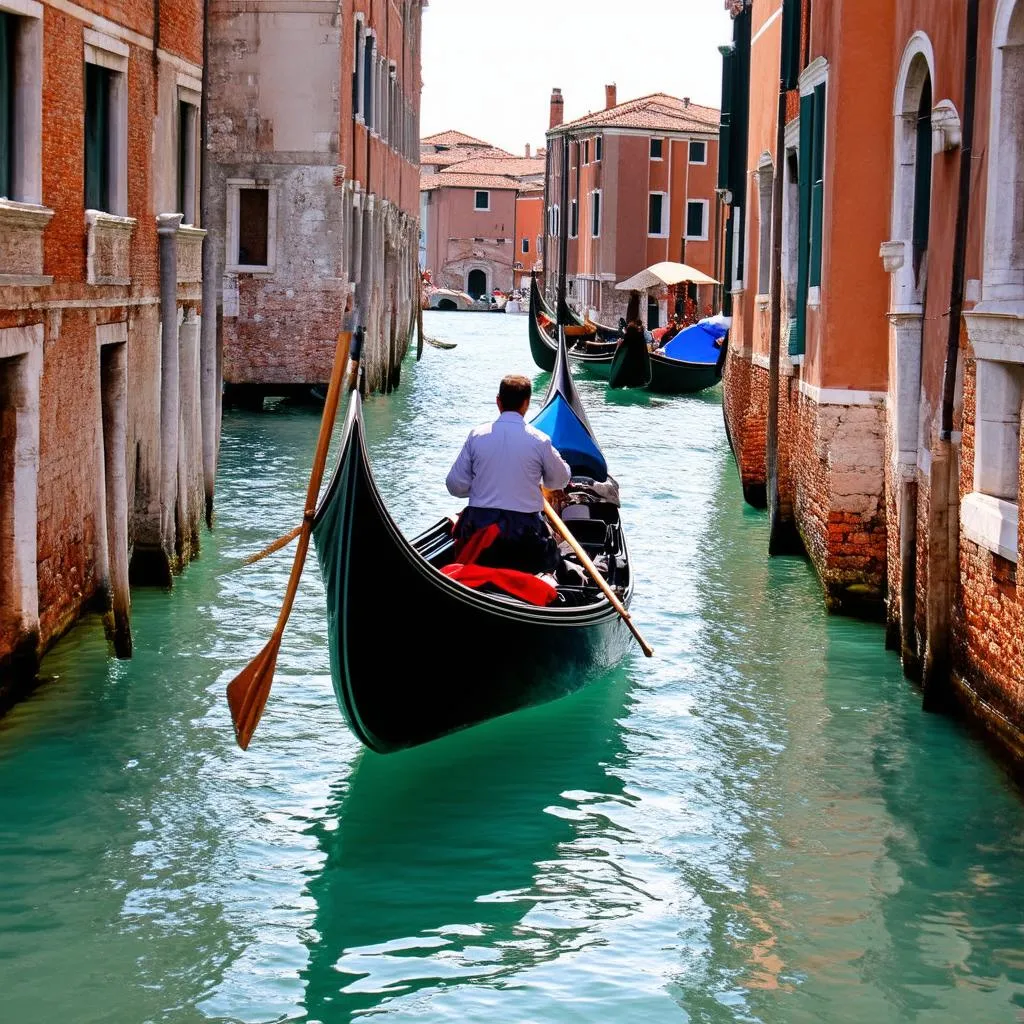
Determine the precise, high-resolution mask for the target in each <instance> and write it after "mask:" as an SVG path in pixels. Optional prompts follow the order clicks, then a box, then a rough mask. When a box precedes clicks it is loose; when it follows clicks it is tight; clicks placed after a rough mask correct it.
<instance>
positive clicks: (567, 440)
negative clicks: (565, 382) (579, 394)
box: [530, 393, 608, 480]
mask: <svg viewBox="0 0 1024 1024" xmlns="http://www.w3.org/2000/svg"><path fill="white" fill-rule="evenodd" d="M530 424H531V426H534V427H536V428H537V429H538V430H540V431H541V432H543V433H545V434H547V435H548V437H550V438H551V443H552V444H553V445H554V446H555V448H557V449H558V453H559V455H561V456H562V458H563V459H565V461H566V462H568V463H569V466H570V468H571V469H572V472H573V476H589V477H593V478H594V479H595V480H607V479H608V464H607V463H606V462H605V461H604V455H603V454H602V453H601V449H600V448H598V446H597V442H596V441H595V440H594V439H593V438H592V437H591V436H590V434H589V433H588V432H587V428H586V427H584V426H583V422H582V421H581V420H580V418H579V416H577V415H576V413H575V412H573V410H572V406H570V405H569V403H568V402H567V401H566V400H565V397H564V396H563V395H562V394H561V393H558V394H556V395H555V396H554V398H552V399H551V401H550V402H548V404H547V405H545V406H544V408H543V409H541V411H540V412H539V413H537V415H536V416H535V417H534V418H533V419H532V420H531V421H530Z"/></svg>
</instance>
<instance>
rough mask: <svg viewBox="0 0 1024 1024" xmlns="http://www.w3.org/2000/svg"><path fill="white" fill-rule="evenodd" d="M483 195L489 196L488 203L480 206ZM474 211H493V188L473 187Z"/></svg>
mask: <svg viewBox="0 0 1024 1024" xmlns="http://www.w3.org/2000/svg"><path fill="white" fill-rule="evenodd" d="M481 196H486V197H487V205H486V206H480V205H479V201H480V197H481ZM473 212H474V213H490V212H491V190H490V189H489V188H475V189H473Z"/></svg>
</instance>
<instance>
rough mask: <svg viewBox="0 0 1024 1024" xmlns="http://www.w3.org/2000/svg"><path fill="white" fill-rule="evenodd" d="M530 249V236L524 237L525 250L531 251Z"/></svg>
mask: <svg viewBox="0 0 1024 1024" xmlns="http://www.w3.org/2000/svg"><path fill="white" fill-rule="evenodd" d="M529 251H530V240H529V239H528V238H524V239H523V252H524V253H526V252H529Z"/></svg>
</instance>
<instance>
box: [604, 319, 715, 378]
mask: <svg viewBox="0 0 1024 1024" xmlns="http://www.w3.org/2000/svg"><path fill="white" fill-rule="evenodd" d="M702 326H703V325H702V324H701V323H697V324H694V325H693V326H691V327H688V328H686V329H685V330H683V331H680V332H679V334H677V335H676V337H675V338H673V339H672V340H671V341H670V342H669V343H668V345H666V346H665V348H664V349H662V350H661V351H658V352H648V351H647V350H646V347H644V348H643V355H642V358H643V360H644V361H645V366H644V368H643V369H642V370H637V368H636V367H635V365H634V366H629V365H628V364H627V362H626V352H625V349H624V348H623V349H622V350H620V352H619V353H618V354H617V356H616V358H615V360H614V361H613V363H612V365H611V367H610V368H609V374H608V386H609V387H611V388H620V387H630V386H641V387H644V388H646V390H648V391H653V392H656V393H658V394H662V395H686V394H694V393H695V392H698V391H704V390H706V389H707V388H711V387H714V386H715V385H716V384H717V383H718V382H719V381H720V380H721V379H722V366H723V364H724V362H725V359H724V356H725V342H724V341H721V339H722V338H723V337H724V335H725V330H721V332H719V330H717V329H716V330H713V331H708V330H707V329H704V330H702V329H701V328H702ZM716 342H718V344H720V346H721V347H716ZM630 375H634V376H635V377H638V378H639V379H635V380H630V379H629V376H630Z"/></svg>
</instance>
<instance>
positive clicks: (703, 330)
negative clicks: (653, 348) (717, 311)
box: [661, 322, 728, 365]
mask: <svg viewBox="0 0 1024 1024" xmlns="http://www.w3.org/2000/svg"><path fill="white" fill-rule="evenodd" d="M727 331H728V328H727V327H723V326H722V325H721V324H716V323H704V322H701V323H696V324H693V325H692V326H691V327H687V328H685V329H684V330H682V331H680V332H679V333H678V334H677V335H676V336H675V337H674V338H673V339H672V340H671V341H670V342H669V343H668V344H667V345H666V346H665V347H664V348H663V349H662V350H661V354H662V355H663V356H668V357H669V359H682V360H685V361H686V362H688V363H711V364H712V365H713V364H715V363H717V362H718V357H719V356H720V355H721V354H722V349H721V346H718V345H716V344H715V342H716V341H718V339H719V338H723V337H724V336H725V334H726V333H727Z"/></svg>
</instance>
